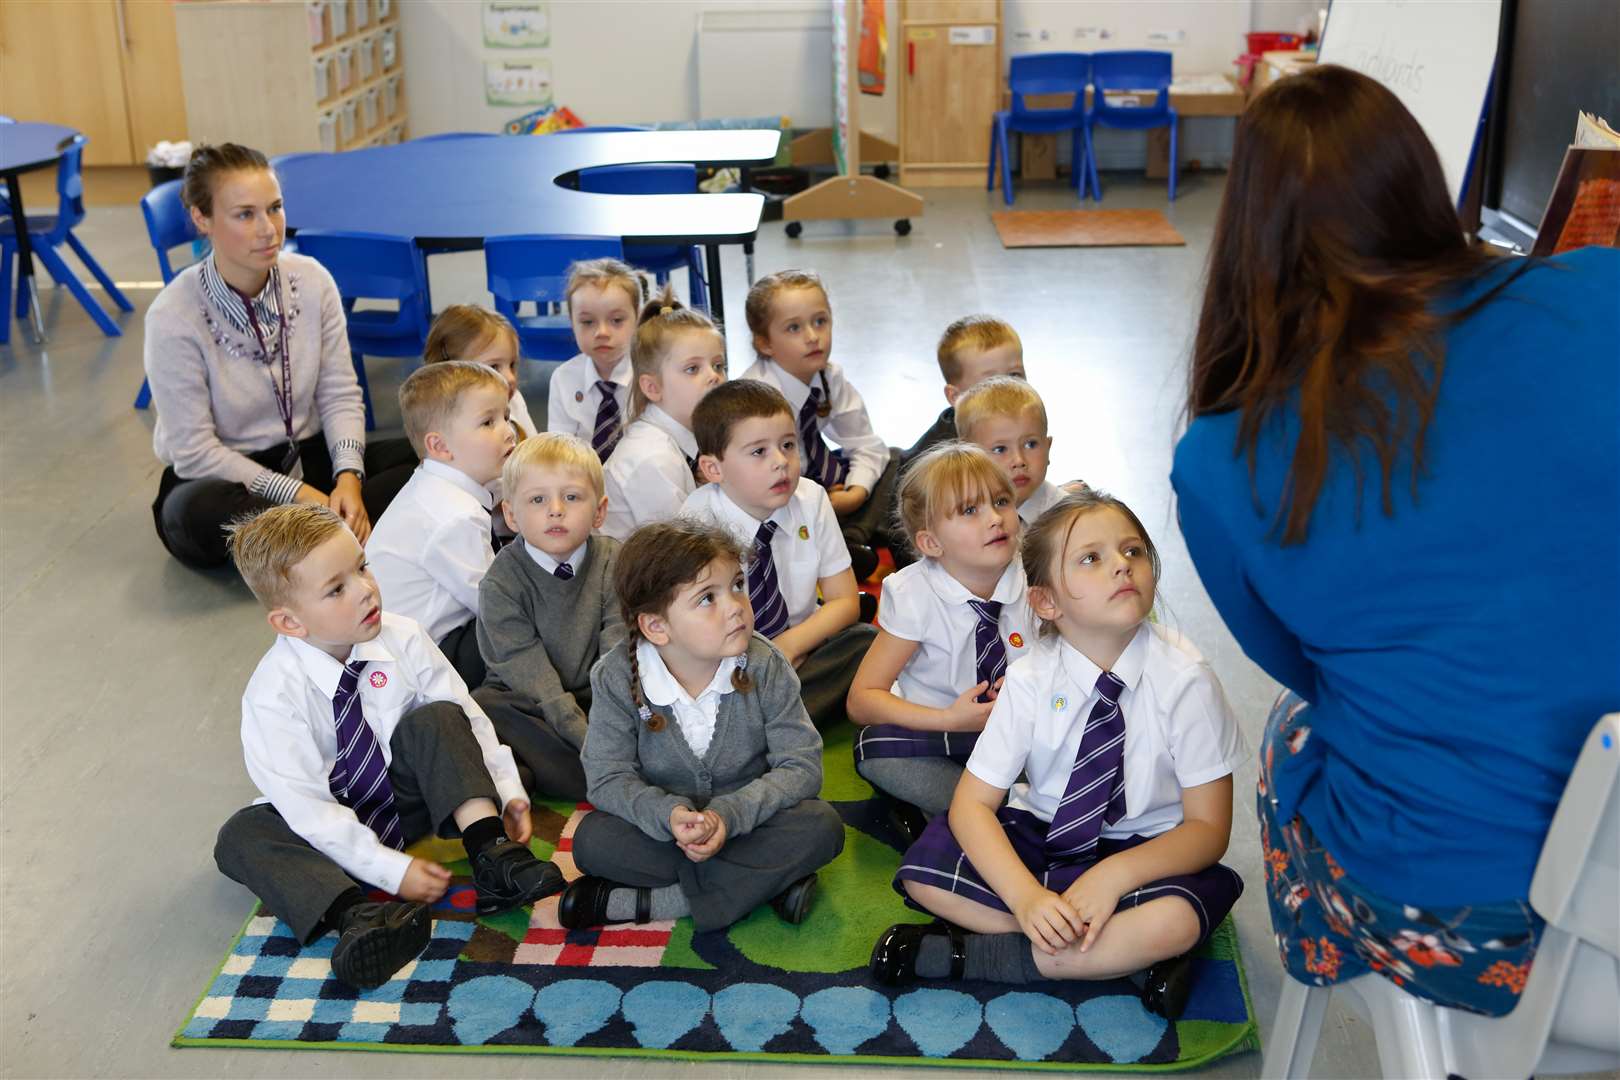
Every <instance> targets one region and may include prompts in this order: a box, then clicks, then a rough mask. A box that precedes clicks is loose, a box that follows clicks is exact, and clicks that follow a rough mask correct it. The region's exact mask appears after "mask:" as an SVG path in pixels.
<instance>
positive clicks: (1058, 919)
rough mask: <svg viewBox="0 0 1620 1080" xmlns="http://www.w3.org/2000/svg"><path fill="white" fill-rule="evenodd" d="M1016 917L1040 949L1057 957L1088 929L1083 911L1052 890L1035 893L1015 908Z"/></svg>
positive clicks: (1040, 890)
mask: <svg viewBox="0 0 1620 1080" xmlns="http://www.w3.org/2000/svg"><path fill="white" fill-rule="evenodd" d="M1013 917H1014V918H1016V919H1017V920H1018V928H1019V929H1020V930H1022V931H1023V932H1024V936H1025V937H1027V938H1029V940H1030V941H1032V942H1034V944H1035V947H1036V948H1037V949H1039V950H1041V951H1042V952H1044V953H1047V954H1048V955H1053V956H1055V955H1056V954H1057V953H1059V952H1061V951H1062V950H1063V949H1064V948H1066V947H1068V946H1069V945H1072V944H1073V943H1074V941H1075V939H1076V938H1078V937H1079V936H1080V934H1081V933H1082V932H1083V931H1084V930H1085V923H1084V922H1083V920H1081V918H1080V915H1079V913H1078V912H1076V911H1075V910H1074V908H1073V907H1071V906H1070V905H1069V902H1068V901H1067V900H1065V899H1064V898H1063V897H1061V896H1059V895H1058V894H1057V893H1055V892H1053V891H1052V890H1050V889H1039V890H1036V891H1034V892H1032V893H1031V894H1030V895H1029V898H1028V899H1026V900H1025V901H1024V902H1023V903H1021V904H1019V905H1018V906H1017V908H1016V909H1015V910H1014V911H1013Z"/></svg>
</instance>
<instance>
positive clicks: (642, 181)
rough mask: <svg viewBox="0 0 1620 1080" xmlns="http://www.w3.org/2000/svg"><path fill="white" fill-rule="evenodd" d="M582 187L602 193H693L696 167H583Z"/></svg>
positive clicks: (581, 172)
mask: <svg viewBox="0 0 1620 1080" xmlns="http://www.w3.org/2000/svg"><path fill="white" fill-rule="evenodd" d="M579 190H581V191H591V192H596V193H598V194H602V195H691V194H694V193H696V191H697V166H696V165H604V166H602V167H601V168H598V169H583V170H581V171H580V174H579Z"/></svg>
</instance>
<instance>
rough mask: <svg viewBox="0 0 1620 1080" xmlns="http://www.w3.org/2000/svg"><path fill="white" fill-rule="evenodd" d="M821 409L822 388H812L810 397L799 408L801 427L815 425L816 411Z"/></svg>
mask: <svg viewBox="0 0 1620 1080" xmlns="http://www.w3.org/2000/svg"><path fill="white" fill-rule="evenodd" d="M820 407H821V387H819V386H812V387H811V388H810V396H809V397H807V398H805V399H804V404H803V405H801V406H799V426H800V427H801V428H802V427H804V426H805V425H806V424H814V423H815V422H816V410H818V409H819V408H820Z"/></svg>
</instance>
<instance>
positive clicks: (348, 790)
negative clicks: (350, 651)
mask: <svg viewBox="0 0 1620 1080" xmlns="http://www.w3.org/2000/svg"><path fill="white" fill-rule="evenodd" d="M365 667H366V662H365V661H364V660H350V661H349V662H348V663H347V664H345V665H344V666H343V675H342V677H341V678H339V679H338V688H337V693H336V694H334V695H332V715H333V718H334V719H335V720H336V722H337V744H338V752H337V763H336V764H334V765H333V766H332V776H331V778H330V781H329V782H330V785H331V788H332V794H333V796H335V797H336V798H337V801H338V802H340V803H342V804H343V805H344V806H347V807H348V808H349V809H350V810H353V811H354V816H355V817H357V818H359V819H360V824H362V825H364V826H365V827H366V828H368V829H370V830H371V831H372V832H374V833H376V834H377V839H379V840H381V841H382V842H383V843H385V844H387V845H388V846H389V847H393V848H399V849H401V850H403V849H404V847H405V834H404V831H403V830H402V829H401V828H400V824H399V811H397V810H396V809H394V785H393V784H391V783H389V781H388V762H386V761H384V760H383V752H382V747H381V746H380V745H378V743H377V736H376V734H375V733H373V732H372V730H371V725H370V724H367V723H366V714H365V712H364V711H363V710H362V709H361V708H360V672H362V671H364V670H365Z"/></svg>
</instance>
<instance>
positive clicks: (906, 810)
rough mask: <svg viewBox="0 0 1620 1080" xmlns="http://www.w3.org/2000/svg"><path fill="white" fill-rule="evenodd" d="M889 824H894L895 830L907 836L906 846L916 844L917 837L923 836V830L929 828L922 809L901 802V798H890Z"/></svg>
mask: <svg viewBox="0 0 1620 1080" xmlns="http://www.w3.org/2000/svg"><path fill="white" fill-rule="evenodd" d="M889 824H890V825H893V826H894V827H895V830H896V831H898V832H899V833H900V835H901V836H903V837H905V838H906V846H907V847H909V846H911V845H912V844H915V843H916V842H917V838H918V837H920V836H922V834H923V830H924V829H926V828H928V819H927V818H926V817H924V816H923V812H922V811H921V810H919V809H917V808H916V807H915V806H912V805H911V804H910V803H908V802H901V801H900V800H899V799H890V800H889Z"/></svg>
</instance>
